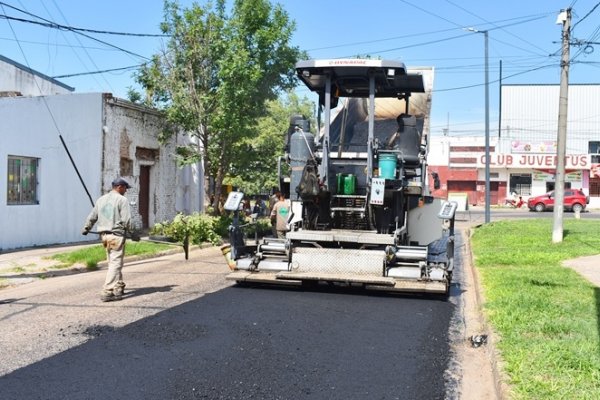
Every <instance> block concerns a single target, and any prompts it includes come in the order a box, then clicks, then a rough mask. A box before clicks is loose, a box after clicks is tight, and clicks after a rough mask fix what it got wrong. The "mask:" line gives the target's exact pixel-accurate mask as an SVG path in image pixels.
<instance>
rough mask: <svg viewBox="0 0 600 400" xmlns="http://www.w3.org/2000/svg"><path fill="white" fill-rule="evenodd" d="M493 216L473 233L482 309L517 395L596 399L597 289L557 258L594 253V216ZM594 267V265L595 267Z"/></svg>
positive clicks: (599, 380)
mask: <svg viewBox="0 0 600 400" xmlns="http://www.w3.org/2000/svg"><path fill="white" fill-rule="evenodd" d="M552 224H553V222H552V220H550V219H527V220H518V221H499V222H493V223H490V224H486V225H483V226H481V227H478V228H477V229H476V230H475V232H474V234H473V236H472V239H471V243H472V251H473V255H474V259H475V265H476V268H477V269H478V270H479V272H480V275H481V281H482V285H483V288H484V296H485V304H484V312H485V314H486V317H487V318H488V320H489V321H490V323H491V325H492V326H493V328H494V329H495V331H496V332H497V333H498V335H499V337H500V341H499V343H498V349H499V351H500V353H501V355H502V358H503V360H504V362H505V365H504V370H505V372H506V373H507V375H508V377H509V379H510V382H509V384H510V385H511V388H512V392H513V395H514V398H516V399H578V400H579V399H600V335H599V331H600V323H599V320H600V289H599V288H597V287H595V286H593V285H592V284H591V283H589V282H588V281H587V280H585V279H584V278H582V277H581V276H580V275H579V274H577V273H576V272H575V271H573V270H571V269H569V268H565V267H562V266H561V262H562V261H563V260H567V259H571V258H576V257H579V256H584V255H592V254H598V253H600V222H598V221H586V220H575V219H569V220H565V221H564V240H563V242H562V243H558V244H553V243H552V229H553V225H552ZM598 268H600V265H599V266H598Z"/></svg>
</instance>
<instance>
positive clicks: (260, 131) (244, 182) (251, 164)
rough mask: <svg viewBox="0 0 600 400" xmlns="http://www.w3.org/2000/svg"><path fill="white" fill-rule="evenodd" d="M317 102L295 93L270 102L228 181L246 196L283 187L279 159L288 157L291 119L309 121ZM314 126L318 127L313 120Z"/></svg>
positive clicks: (241, 145)
mask: <svg viewBox="0 0 600 400" xmlns="http://www.w3.org/2000/svg"><path fill="white" fill-rule="evenodd" d="M313 108H314V103H312V102H311V101H309V100H308V99H307V98H306V97H304V98H299V97H298V96H297V95H296V94H295V93H293V92H288V93H287V96H286V97H285V98H284V97H281V98H279V99H277V100H269V101H268V102H267V114H266V115H265V116H264V117H261V118H259V119H258V120H257V124H256V132H257V134H256V136H254V137H250V138H245V139H243V140H242V141H240V142H239V143H238V146H239V148H240V149H241V150H242V151H241V152H240V156H239V157H238V158H237V159H236V160H234V162H233V163H232V169H231V174H230V177H228V178H227V179H226V180H225V182H226V183H227V184H231V185H233V186H235V187H238V188H239V189H240V190H242V191H243V192H245V193H249V194H258V193H261V192H265V191H269V189H271V188H272V187H276V186H278V185H279V182H278V176H277V168H276V166H277V160H278V158H279V157H280V156H283V154H284V146H285V137H286V134H287V132H288V129H289V127H290V116H292V115H294V114H300V115H302V116H304V117H305V118H311V117H312V116H313V115H314V110H313ZM311 127H313V128H314V127H315V125H314V121H313V120H311Z"/></svg>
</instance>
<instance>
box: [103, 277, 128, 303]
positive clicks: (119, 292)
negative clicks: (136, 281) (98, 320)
mask: <svg viewBox="0 0 600 400" xmlns="http://www.w3.org/2000/svg"><path fill="white" fill-rule="evenodd" d="M124 293H125V282H123V281H119V282H117V284H116V285H115V287H114V288H113V289H112V290H103V291H102V294H100V300H102V301H104V302H107V301H118V300H121V299H122V298H123V294H124Z"/></svg>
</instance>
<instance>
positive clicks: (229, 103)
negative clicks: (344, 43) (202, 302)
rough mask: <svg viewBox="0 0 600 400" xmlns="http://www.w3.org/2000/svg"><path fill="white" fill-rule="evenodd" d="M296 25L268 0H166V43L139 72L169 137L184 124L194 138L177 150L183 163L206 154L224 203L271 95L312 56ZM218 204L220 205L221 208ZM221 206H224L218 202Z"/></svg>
mask: <svg viewBox="0 0 600 400" xmlns="http://www.w3.org/2000/svg"><path fill="white" fill-rule="evenodd" d="M294 29H295V23H294V22H293V21H291V20H290V18H289V17H288V15H287V13H286V12H285V11H284V10H283V9H282V8H281V6H279V5H276V6H273V5H271V3H270V2H269V1H268V0H234V1H233V4H232V8H231V11H230V14H228V12H227V9H226V1H225V0H215V1H214V2H212V1H208V2H206V3H205V4H204V5H203V6H200V5H198V4H197V3H194V4H193V5H192V6H191V7H190V8H188V9H182V8H181V7H180V6H179V4H178V3H177V2H176V1H169V0H166V1H165V5H164V22H163V23H162V24H161V30H162V32H163V33H164V34H166V35H169V36H170V40H169V41H168V42H167V45H166V48H164V49H163V50H162V51H161V52H160V53H159V54H156V55H154V56H153V57H152V61H150V62H148V63H146V64H145V65H143V66H142V67H141V69H140V71H139V72H138V73H137V75H136V78H137V81H138V83H139V84H140V85H141V86H142V87H143V88H144V89H145V91H146V103H147V104H149V105H152V106H154V107H157V108H159V109H161V110H163V111H164V112H165V116H166V120H167V122H168V124H167V126H168V127H169V128H167V129H165V132H164V138H165V139H168V138H170V137H172V136H173V135H175V134H176V132H177V131H178V130H180V129H181V130H183V131H185V132H187V134H189V135H190V137H191V139H192V142H193V144H191V145H186V146H180V147H178V148H177V157H178V161H179V162H180V164H189V163H194V162H198V161H200V160H202V162H203V164H204V171H205V174H206V175H207V177H211V178H213V180H214V182H215V186H214V192H213V191H212V189H213V188H212V187H211V186H210V185H205V188H206V198H210V195H211V194H213V193H214V194H215V196H214V198H215V202H216V201H218V198H219V193H221V186H222V183H223V179H224V178H225V176H226V175H227V174H228V172H229V171H230V169H231V167H232V164H233V162H234V160H236V159H238V158H239V157H240V154H241V153H242V152H243V151H244V146H242V145H241V143H243V142H244V141H245V140H247V139H249V138H251V137H252V136H255V135H256V133H257V132H258V131H257V126H256V120H257V119H258V118H259V117H261V116H263V115H264V114H265V110H266V104H267V102H268V101H269V100H274V99H276V98H277V96H278V94H279V93H280V92H281V91H282V90H288V89H291V88H293V87H294V86H295V84H296V78H295V75H294V68H293V67H294V64H295V63H296V61H297V60H298V59H299V58H301V57H302V56H303V55H304V54H303V53H302V52H301V51H300V50H299V49H298V48H297V47H293V46H291V45H290V40H291V36H292V33H293V31H294ZM214 205H215V204H213V206H214ZM215 209H217V207H215Z"/></svg>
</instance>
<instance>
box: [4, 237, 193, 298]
mask: <svg viewBox="0 0 600 400" xmlns="http://www.w3.org/2000/svg"><path fill="white" fill-rule="evenodd" d="M98 245H100V242H99V241H97V242H96V241H93V242H85V243H71V244H63V245H53V246H40V247H32V248H27V249H22V250H15V251H10V252H6V253H0V289H1V288H2V287H5V286H13V285H20V284H24V283H29V282H33V281H36V280H38V279H44V278H50V277H53V276H64V275H71V274H76V273H81V272H86V271H87V268H86V266H85V265H78V264H75V265H72V266H70V267H67V268H60V267H59V266H60V265H61V262H60V261H58V260H52V259H51V258H50V257H51V256H53V255H54V254H58V253H68V252H71V251H75V250H80V249H82V248H86V247H94V246H98ZM196 247H197V246H193V247H192V246H190V251H193V250H194V249H195V248H196ZM173 253H183V247H177V248H175V249H173V250H171V251H168V252H166V253H164V254H173ZM164 254H161V256H162V255H164ZM141 258H145V257H144V256H127V250H125V263H127V262H131V261H134V260H139V259H141ZM104 267H106V261H101V262H99V263H98V269H102V268H104Z"/></svg>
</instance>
